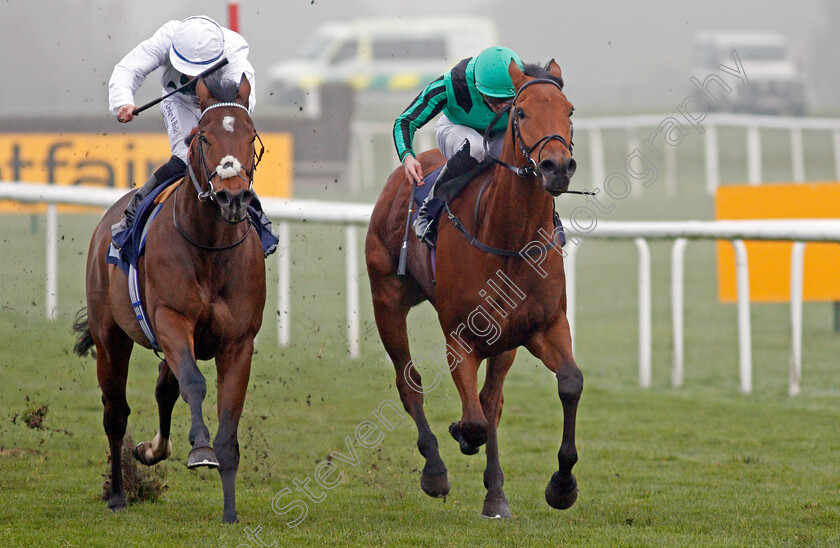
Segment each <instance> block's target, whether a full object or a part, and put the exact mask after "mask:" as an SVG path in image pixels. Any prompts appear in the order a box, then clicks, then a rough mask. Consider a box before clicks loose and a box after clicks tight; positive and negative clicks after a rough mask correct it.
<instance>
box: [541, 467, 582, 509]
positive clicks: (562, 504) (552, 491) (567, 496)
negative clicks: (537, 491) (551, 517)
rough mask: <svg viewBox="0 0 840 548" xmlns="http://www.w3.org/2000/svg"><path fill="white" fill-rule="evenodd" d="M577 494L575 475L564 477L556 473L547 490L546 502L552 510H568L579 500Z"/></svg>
mask: <svg viewBox="0 0 840 548" xmlns="http://www.w3.org/2000/svg"><path fill="white" fill-rule="evenodd" d="M577 493H578V489H577V480H575V476H574V475H572V474H569V475H568V476H565V477H563V476H561V475H560V472H554V475H553V476H551V480H549V482H548V485H547V486H546V488H545V501H546V502H547V503H548V505H549V506H551V507H552V508H556V509H557V510H566V509H568V508H571V507H572V505H573V504H574V503H575V501H576V500H577Z"/></svg>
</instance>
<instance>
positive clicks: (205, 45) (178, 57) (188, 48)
mask: <svg viewBox="0 0 840 548" xmlns="http://www.w3.org/2000/svg"><path fill="white" fill-rule="evenodd" d="M224 52H225V35H224V33H223V32H222V27H220V26H219V24H218V23H217V22H215V21H213V20H212V19H211V18H209V17H207V16H205V15H196V16H194V17H187V18H186V19H184V20H183V21H182V22H181V24H180V26H178V28H177V29H176V30H175V36H174V38H173V40H172V47H171V48H169V62H170V63H172V66H173V67H175V70H177V71H178V72H180V73H181V74H186V75H187V76H195V75H197V74H199V73H200V72H201V71H203V70H204V69H206V68H208V67H210V65H212V64H213V63H215V62H216V61H219V60H220V59H221V58H222V55H223V54H224Z"/></svg>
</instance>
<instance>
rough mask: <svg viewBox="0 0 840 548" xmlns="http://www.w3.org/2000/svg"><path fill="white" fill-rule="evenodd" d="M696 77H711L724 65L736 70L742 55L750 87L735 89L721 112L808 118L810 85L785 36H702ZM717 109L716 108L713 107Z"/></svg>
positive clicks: (698, 39)
mask: <svg viewBox="0 0 840 548" xmlns="http://www.w3.org/2000/svg"><path fill="white" fill-rule="evenodd" d="M694 43H695V53H696V56H697V59H696V66H695V71H694V72H695V76H697V77H698V78H700V80H701V81H702V80H703V78H702V76H704V75H707V74H711V73H713V72H715V71H716V69H717V66H718V65H720V64H723V65H726V66H728V67H733V68H734V64H733V63H734V62H733V58H732V51H733V50H735V51H737V52H738V58H739V59H740V60H741V64H742V65H743V68H744V72H745V73H746V76H747V79H748V80H749V86H748V87H744V86H741V85H738V86H732V92H731V93H729V94H727V95H726V96H725V97H723V98H722V100H721V102H720V104H719V105H717V106H716V108H717V110H724V111H730V112H749V113H756V114H789V115H799V116H801V115H804V114H805V112H806V110H807V105H806V102H807V98H806V83H805V78H804V75H803V74H802V71H800V70H799V68H798V66H797V63H796V62H795V61H794V59H793V56H792V54H791V52H790V48H789V46H788V41H787V38H785V36H783V35H781V34H777V33H771V32H746V31H745V32H711V31H705V32H700V33H698V34H697V35H696V36H695V41H694ZM710 108H715V105H710Z"/></svg>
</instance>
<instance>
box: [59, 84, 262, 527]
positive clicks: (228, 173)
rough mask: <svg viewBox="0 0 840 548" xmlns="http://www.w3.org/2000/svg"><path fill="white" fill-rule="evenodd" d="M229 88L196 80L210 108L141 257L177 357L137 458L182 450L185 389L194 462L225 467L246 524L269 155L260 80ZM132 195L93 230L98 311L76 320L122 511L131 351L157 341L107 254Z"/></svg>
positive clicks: (146, 289) (171, 355)
mask: <svg viewBox="0 0 840 548" xmlns="http://www.w3.org/2000/svg"><path fill="white" fill-rule="evenodd" d="M221 92H222V93H216V92H215V90H214V93H216V95H219V96H221V97H222V98H224V99H225V101H221V100H220V99H218V98H216V97H214V96H212V95H211V93H210V92H209V91H208V88H207V86H206V85H205V83H204V81H203V80H199V81H198V83H197V85H196V94H197V95H198V99H199V104H200V107H201V110H202V115H201V118H200V120H199V122H198V127H197V128H196V131H195V132H194V133H193V139H192V142H191V145H190V163H189V166H188V167H189V176H188V177H185V178H184V181H182V184H181V187H183V188H179V189H178V190H177V191H176V192H175V194H174V197H170V199H168V200H167V201H166V202H165V203H164V204H163V206H162V208H161V210H160V213H159V215H158V216H157V220H156V221H155V222H154V223H152V225H151V227H150V228H149V230H148V234H147V236H146V242H147V245H146V253H145V255H144V256H143V257H141V259H140V262H139V266H138V272H139V286H140V293H141V300H142V304H143V306H144V308H145V311H146V313H147V317H148V319H149V324H150V325H151V327H152V329H153V330H154V333H155V334H156V335H157V339H158V341H159V345H160V348H161V349H162V351H163V355H164V356H165V358H164V359H163V361H161V362H160V366H159V371H160V374H159V376H158V380H157V386H156V388H155V399H156V400H157V404H158V412H159V415H160V431H159V432H158V434H157V435H156V436H155V438H154V440H152V441H151V442H143V443H141V444H139V445H138V446H137V447H136V448H135V450H134V456H135V458H137V459H138V460H139V461H140V462H142V463H143V464H146V465H152V464H155V463H157V462H159V461H161V460H163V459H166V458H167V457H169V456H170V454H171V452H172V443H171V442H170V441H169V430H170V423H171V418H172V408H173V406H174V405H175V402H176V401H177V400H178V395H179V394H180V395H181V396H182V397H183V398H184V400H185V401H186V402H187V404H188V405H189V407H190V415H191V417H192V424H191V427H190V431H189V440H190V444H191V445H192V450H191V451H190V453H189V456H188V458H187V466H188V467H190V468H195V467H197V466H209V467H216V468H218V469H219V474H220V475H221V479H222V491H223V493H224V513H223V521H225V522H234V521H236V519H237V518H236V495H235V483H236V471H237V468H238V467H239V442H238V440H237V426H238V424H239V417H240V416H241V414H242V407H243V404H244V401H245V391H246V389H247V386H248V377H249V375H250V371H251V356H252V354H253V351H254V337H255V336H256V334H257V331H259V328H260V325H261V323H262V314H263V307H264V306H265V264H264V259H263V251H262V247H261V245H260V240H259V238H258V237H257V235H256V232H255V231H252V230H251V227H250V224H249V222H248V220H247V219H248V217H247V207H248V204H249V202H250V200H251V199H252V198H253V191H252V190H251V185H252V177H253V170H254V167H255V165H256V163H257V155H256V151H255V144H254V143H255V139H256V138H257V133H256V130H255V129H254V124H253V121H252V120H251V117H250V115H249V114H248V108H247V107H248V94H249V93H250V85H249V83H248V80H247V79H246V78H245V77H244V76H243V78H242V81H241V82H240V85H239V89H238V92H237V91H236V86H235V85H234V86H231V89H222V90H221ZM225 92H226V93H225ZM216 166H218V167H216ZM190 180H191V181H192V183H193V185H194V186H195V187H196V191H193V189H192V188H191V186H190V184H189V183H188V182H187V181H190ZM197 193H198V196H196V194H197ZM129 197H130V194H127V195H126V196H124V197H123V198H121V199H120V200H119V201H118V202H117V203H116V204H114V206H113V207H111V209H109V210H108V212H107V213H106V214H105V216H104V218H103V219H102V221H101V222H100V223H99V225H98V226H97V227H96V229H95V231H94V233H93V238H92V240H91V243H90V251H89V253H88V260H87V278H86V288H87V319H86V320H84V319H82V320H81V321H79V322H78V323H77V326H76V330H77V331H78V332H79V333H80V335H79V338H78V343H77V345H76V349H75V350H76V352H77V353H78V354H80V355H81V354H83V353H84V352H85V351H87V350H88V349H89V348H90V347H91V346H93V345H94V344H95V345H96V369H97V376H98V378H99V386H100V388H101V389H102V402H103V404H104V406H105V412H104V421H103V422H104V425H105V433H106V434H107V435H108V442H109V444H110V449H111V477H112V482H111V493H110V497H109V499H108V507H109V508H111V509H112V510H117V509H120V508H123V507H125V505H126V497H125V492H124V489H123V482H122V471H121V462H120V449H121V447H122V441H123V435H124V434H125V430H126V424H127V422H128V415H129V413H130V410H129V407H128V403H127V402H126V398H125V392H126V378H127V375H128V361H129V356H130V355H131V350H132V347H133V345H134V343H138V344H139V345H141V346H143V347H145V348H151V345H150V343H149V340H148V339H147V338H146V335H144V333H143V331H142V330H141V328H140V325H139V323H138V320H137V316H136V315H135V312H134V310H133V309H132V305H131V302H130V298H129V292H128V278H127V276H126V274H125V273H124V272H123V271H122V270H121V269H120V268H118V267H116V266H114V265H111V264H106V262H105V258H106V256H107V254H108V245H109V243H110V241H111V231H110V227H111V225H112V224H113V223H115V222H116V221H118V220H119V218H120V214H121V212H122V211H123V209H124V208H125V205H126V203H127V202H128V199H129ZM243 220H244V221H245V222H244V223H242V222H241V221H243ZM211 358H215V359H216V373H217V377H218V401H217V412H218V418H219V431H218V432H217V434H216V439H215V441H214V443H213V446H212V447H211V446H210V432H209V430H208V429H207V426H206V425H205V424H204V420H203V418H202V417H203V416H202V412H201V407H202V402H203V401H204V397H205V394H206V392H207V386H206V382H205V379H204V376H203V375H202V374H201V371H200V370H199V368H198V365H197V363H196V360H197V359H201V360H209V359H211Z"/></svg>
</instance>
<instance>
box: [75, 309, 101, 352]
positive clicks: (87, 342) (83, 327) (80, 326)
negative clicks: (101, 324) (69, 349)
mask: <svg viewBox="0 0 840 548" xmlns="http://www.w3.org/2000/svg"><path fill="white" fill-rule="evenodd" d="M73 333H76V334H77V335H76V344H75V345H74V346H73V353H74V354H76V355H77V356H85V355H87V353H88V351H90V355H91V356H92V357H94V358H95V357H96V349H95V348H94V349H93V350H91V348H92V347H93V336H92V335H91V334H90V327H89V326H88V318H87V307H84V308H82V309H81V310H79V311H78V312H76V319H75V320H73Z"/></svg>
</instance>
